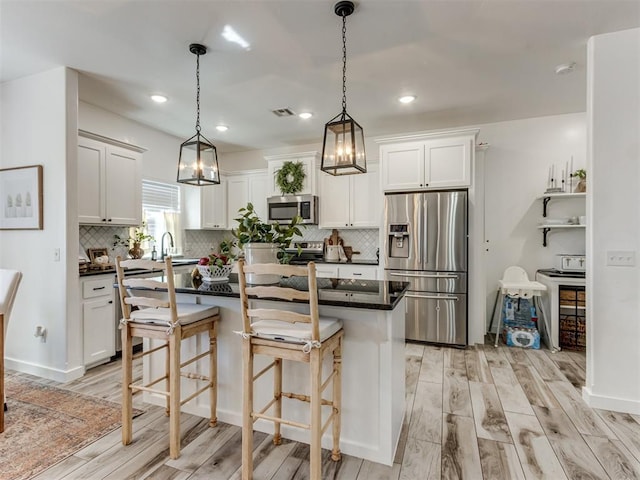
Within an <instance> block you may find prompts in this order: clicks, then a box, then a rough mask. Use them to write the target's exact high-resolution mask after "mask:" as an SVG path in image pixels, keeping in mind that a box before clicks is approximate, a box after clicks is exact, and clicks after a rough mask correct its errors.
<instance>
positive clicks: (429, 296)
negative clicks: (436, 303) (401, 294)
mask: <svg viewBox="0 0 640 480" xmlns="http://www.w3.org/2000/svg"><path fill="white" fill-rule="evenodd" d="M405 295H406V296H407V297H410V298H423V299H425V300H455V301H457V300H458V297H454V296H452V295H447V296H446V297H444V296H440V295H416V294H414V293H407V294H405Z"/></svg>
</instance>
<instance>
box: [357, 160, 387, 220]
mask: <svg viewBox="0 0 640 480" xmlns="http://www.w3.org/2000/svg"><path fill="white" fill-rule="evenodd" d="M349 177H350V182H351V186H350V187H351V188H350V207H351V209H350V220H349V226H350V227H354V228H379V227H380V225H381V224H382V203H383V201H382V198H383V197H382V189H381V188H380V171H379V169H378V165H377V164H368V165H367V173H365V174H363V175H349Z"/></svg>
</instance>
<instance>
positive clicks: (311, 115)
mask: <svg viewBox="0 0 640 480" xmlns="http://www.w3.org/2000/svg"><path fill="white" fill-rule="evenodd" d="M298 116H299V117H300V118H302V119H303V120H306V119H308V118H311V117H313V113H311V112H302V113H299V114H298Z"/></svg>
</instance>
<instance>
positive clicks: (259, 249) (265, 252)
mask: <svg viewBox="0 0 640 480" xmlns="http://www.w3.org/2000/svg"><path fill="white" fill-rule="evenodd" d="M278 250H279V249H278V245H276V244H275V243H247V244H246V245H245V246H244V260H245V262H247V263H248V264H251V263H279V262H278ZM279 281H280V275H271V274H268V273H260V274H257V273H249V274H247V283H251V284H253V285H268V284H271V283H278V282H279Z"/></svg>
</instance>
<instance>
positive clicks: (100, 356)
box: [80, 275, 116, 367]
mask: <svg viewBox="0 0 640 480" xmlns="http://www.w3.org/2000/svg"><path fill="white" fill-rule="evenodd" d="M113 284H114V277H113V275H100V276H96V277H88V278H83V279H80V289H81V293H82V306H81V318H82V339H83V359H84V365H85V367H93V366H96V365H99V364H101V363H106V362H108V361H109V360H110V359H111V357H112V356H114V355H115V354H116V342H115V340H116V331H115V321H114V316H115V305H114V297H115V294H114V292H115V290H114V288H113Z"/></svg>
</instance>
